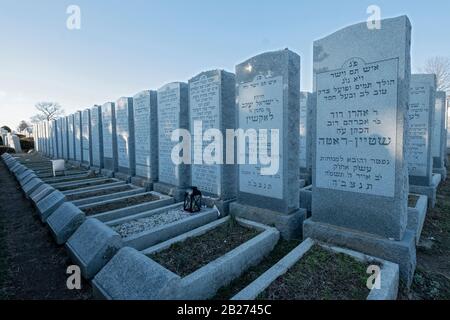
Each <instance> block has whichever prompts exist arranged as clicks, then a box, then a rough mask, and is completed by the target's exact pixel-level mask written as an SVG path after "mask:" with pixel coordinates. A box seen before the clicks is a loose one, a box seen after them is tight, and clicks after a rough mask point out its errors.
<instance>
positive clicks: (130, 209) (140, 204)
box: [78, 189, 174, 222]
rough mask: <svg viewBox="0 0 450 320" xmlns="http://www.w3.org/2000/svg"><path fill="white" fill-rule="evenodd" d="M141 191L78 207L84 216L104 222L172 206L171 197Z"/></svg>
mask: <svg viewBox="0 0 450 320" xmlns="http://www.w3.org/2000/svg"><path fill="white" fill-rule="evenodd" d="M142 191H143V192H142V193H139V194H135V195H131V196H124V197H120V198H117V199H111V200H103V201H98V202H94V203H90V204H86V205H80V206H78V207H79V208H80V209H81V210H82V211H83V212H84V213H85V214H86V216H92V217H95V218H97V219H99V220H100V221H103V222H105V221H111V220H115V219H120V218H123V217H126V216H128V215H131V214H136V213H140V212H144V211H147V210H151V209H157V208H160V207H163V206H166V205H169V204H173V201H174V200H173V198H172V197H169V196H165V195H162V194H160V193H157V192H153V191H152V192H144V189H142Z"/></svg>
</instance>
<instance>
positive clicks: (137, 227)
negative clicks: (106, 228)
mask: <svg viewBox="0 0 450 320" xmlns="http://www.w3.org/2000/svg"><path fill="white" fill-rule="evenodd" d="M192 215H194V214H192V213H190V212H187V211H184V210H183V208H176V209H172V210H170V211H168V212H161V213H158V214H154V215H152V216H150V217H146V218H141V219H136V220H132V221H129V222H126V223H123V224H120V225H116V226H113V227H112V229H114V231H116V232H117V233H118V234H120V235H121V236H122V237H123V238H126V237H129V236H132V235H134V234H137V233H141V232H144V231H147V230H150V229H154V228H156V227H159V226H162V225H166V224H169V223H172V222H176V221H179V220H182V219H185V218H188V217H190V216H192Z"/></svg>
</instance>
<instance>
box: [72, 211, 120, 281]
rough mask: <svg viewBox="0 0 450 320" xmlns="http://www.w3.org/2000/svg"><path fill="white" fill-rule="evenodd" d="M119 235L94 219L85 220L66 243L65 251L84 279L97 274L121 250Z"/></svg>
mask: <svg viewBox="0 0 450 320" xmlns="http://www.w3.org/2000/svg"><path fill="white" fill-rule="evenodd" d="M122 246H123V243H122V238H121V237H120V235H119V234H118V233H117V232H115V231H114V230H112V229H111V228H109V227H108V226H106V225H105V224H104V223H102V222H100V221H99V220H97V219H95V218H87V219H86V220H85V221H84V223H83V224H82V225H81V226H80V227H79V228H78V229H77V230H76V231H75V232H74V233H73V235H72V236H71V237H70V238H69V239H68V240H67V242H66V249H67V251H68V253H69V256H70V257H71V259H72V261H73V262H75V263H76V264H77V265H78V266H79V267H80V269H81V274H82V275H83V277H84V278H86V279H91V278H93V277H94V276H95V275H96V274H97V272H99V271H100V269H101V268H103V267H104V266H105V265H106V263H107V262H108V261H109V260H110V259H111V258H112V257H113V256H114V255H115V254H116V252H117V251H118V250H119V249H120V248H122Z"/></svg>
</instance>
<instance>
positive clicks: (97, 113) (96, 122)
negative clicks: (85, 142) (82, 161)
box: [91, 106, 103, 168]
mask: <svg viewBox="0 0 450 320" xmlns="http://www.w3.org/2000/svg"><path fill="white" fill-rule="evenodd" d="M91 130H92V132H91V138H92V141H91V146H92V165H93V166H94V167H97V168H103V126H102V107H101V106H94V107H92V109H91Z"/></svg>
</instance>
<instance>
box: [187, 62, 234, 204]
mask: <svg viewBox="0 0 450 320" xmlns="http://www.w3.org/2000/svg"><path fill="white" fill-rule="evenodd" d="M234 100H235V76H234V74H233V73H229V72H225V71H223V70H212V71H206V72H202V73H200V74H199V75H197V76H195V77H194V78H192V79H190V80H189V102H190V103H189V116H190V132H191V135H193V139H192V165H191V180H192V182H191V183H192V185H193V186H196V187H198V189H199V190H200V191H201V192H202V193H203V194H204V195H206V196H211V197H213V198H219V199H221V200H224V201H228V200H231V199H234V198H235V197H236V166H235V165H226V164H223V165H221V164H212V165H209V164H206V163H204V160H205V159H198V158H199V157H200V155H201V156H202V157H203V154H204V151H205V148H206V147H207V146H208V145H209V144H210V143H211V142H210V141H209V142H208V141H205V140H206V139H201V138H202V136H203V134H204V133H205V131H207V130H208V129H218V130H220V131H221V132H222V134H223V136H224V137H225V133H226V129H234V128H235V127H236V123H235V117H236V116H235V101H234ZM196 124H201V127H199V128H196V127H195V126H196ZM196 131H198V132H196ZM220 151H222V153H223V155H225V154H226V152H225V143H224V146H223V150H218V151H217V152H220ZM196 154H197V156H195V155H196ZM224 159H225V157H224ZM202 160H203V161H202ZM219 209H222V208H219ZM223 210H225V211H227V205H226V204H225V207H224V209H223Z"/></svg>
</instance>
